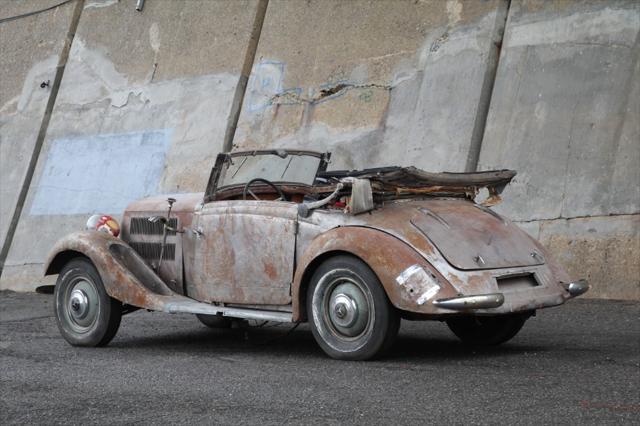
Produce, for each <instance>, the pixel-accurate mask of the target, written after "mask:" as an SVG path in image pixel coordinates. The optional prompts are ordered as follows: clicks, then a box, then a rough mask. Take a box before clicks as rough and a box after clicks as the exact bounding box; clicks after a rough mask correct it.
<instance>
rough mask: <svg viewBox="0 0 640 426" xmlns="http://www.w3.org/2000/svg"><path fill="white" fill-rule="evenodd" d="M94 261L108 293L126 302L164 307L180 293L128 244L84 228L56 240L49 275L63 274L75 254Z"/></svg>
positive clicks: (141, 306)
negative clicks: (172, 288) (167, 297)
mask: <svg viewBox="0 0 640 426" xmlns="http://www.w3.org/2000/svg"><path fill="white" fill-rule="evenodd" d="M78 256H84V257H87V258H89V259H90V260H91V262H92V263H93V264H94V266H95V267H96V269H97V270H98V273H99V274H100V277H101V278H102V283H103V284H104V287H105V290H106V292H107V294H108V295H109V296H111V297H113V298H114V299H117V300H119V301H121V302H123V303H126V304H129V305H132V306H137V307H140V308H145V309H151V310H162V309H163V307H164V302H163V300H164V299H165V298H166V296H174V295H176V294H175V293H174V292H173V291H172V290H171V289H169V287H167V285H166V284H165V283H164V282H163V281H162V279H160V277H158V276H157V275H156V273H155V272H154V271H153V269H151V267H150V266H149V265H148V264H147V263H146V262H145V261H144V260H143V259H142V258H141V257H140V255H138V253H136V252H135V251H134V250H133V249H132V248H131V247H130V246H129V245H128V244H127V243H125V242H124V241H122V240H121V239H119V238H116V237H113V236H112V235H110V234H107V233H105V232H97V231H81V232H75V233H72V234H69V235H67V236H66V237H64V238H62V239H61V240H60V241H58V242H57V243H56V245H55V246H54V247H53V249H52V250H51V252H50V253H49V256H48V257H47V260H46V262H45V275H54V274H58V273H60V271H61V270H62V268H63V267H64V265H65V264H66V263H67V262H68V261H69V260H71V259H73V258H74V257H78Z"/></svg>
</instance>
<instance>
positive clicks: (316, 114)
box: [235, 0, 506, 170]
mask: <svg viewBox="0 0 640 426" xmlns="http://www.w3.org/2000/svg"><path fill="white" fill-rule="evenodd" d="M505 14H506V2H504V1H501V0H493V1H488V2H477V1H447V2H443V1H423V2H411V3H409V2H407V3H403V4H402V7H398V4H397V3H394V2H372V1H356V2H340V1H333V2H324V1H323V2H288V1H280V0H272V1H271V2H270V4H269V8H268V10H267V16H266V20H265V24H264V27H263V30H262V35H261V38H260V44H259V46H258V52H257V58H258V59H257V61H256V63H255V65H254V70H253V73H252V76H251V79H250V82H249V87H248V90H247V95H246V97H245V102H244V107H243V110H242V115H241V117H240V124H239V128H238V132H237V134H236V139H235V146H236V147H237V148H247V147H266V146H278V147H280V146H297V147H307V148H313V149H318V150H324V149H326V150H330V151H333V153H334V157H333V164H332V165H331V166H330V167H331V168H334V169H335V168H357V167H365V166H375V165H388V164H390V163H394V164H401V165H405V164H413V165H416V166H419V167H424V168H426V169H430V170H443V169H448V170H464V167H465V162H466V159H467V153H468V151H469V145H470V142H471V139H472V136H473V133H474V124H475V118H476V115H477V112H478V109H479V108H480V104H481V103H482V102H488V94H489V93H483V87H484V86H483V83H484V79H485V77H486V75H487V73H488V72H489V71H490V69H491V68H492V67H493V66H495V62H496V58H495V56H493V55H492V53H494V52H495V51H496V49H497V48H496V46H495V44H494V42H495V41H496V39H499V37H500V34H501V32H502V30H503V26H504V20H505ZM480 136H481V135H480Z"/></svg>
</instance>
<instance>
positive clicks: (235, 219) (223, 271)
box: [187, 200, 297, 305]
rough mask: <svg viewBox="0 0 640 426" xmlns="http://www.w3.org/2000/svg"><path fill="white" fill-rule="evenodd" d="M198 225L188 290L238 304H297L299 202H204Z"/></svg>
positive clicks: (211, 299)
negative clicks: (294, 281)
mask: <svg viewBox="0 0 640 426" xmlns="http://www.w3.org/2000/svg"><path fill="white" fill-rule="evenodd" d="M196 220H197V224H196V225H195V227H194V229H196V230H197V232H196V233H195V234H196V237H195V247H194V248H195V252H194V257H193V269H192V279H191V283H190V285H189V286H188V289H187V291H188V294H189V295H190V296H191V297H193V298H195V299H198V300H202V301H208V302H224V303H238V304H260V305H286V304H289V303H291V292H290V287H291V281H292V279H293V266H294V265H293V263H294V253H295V238H296V227H297V223H296V222H297V205H296V204H295V203H291V202H284V201H257V200H229V201H213V202H209V203H206V204H204V206H203V207H202V209H201V211H200V213H199V215H198V218H197V219H196Z"/></svg>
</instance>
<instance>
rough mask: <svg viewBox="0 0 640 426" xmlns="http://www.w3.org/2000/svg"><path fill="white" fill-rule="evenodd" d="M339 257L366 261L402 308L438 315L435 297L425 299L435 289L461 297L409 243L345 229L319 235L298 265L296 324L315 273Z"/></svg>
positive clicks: (442, 294)
mask: <svg viewBox="0 0 640 426" xmlns="http://www.w3.org/2000/svg"><path fill="white" fill-rule="evenodd" d="M338 254H351V255H353V256H356V257H358V258H360V259H361V260H362V261H364V262H365V263H366V264H367V265H368V266H369V267H370V268H371V269H372V270H373V272H374V273H375V274H376V276H377V277H378V279H379V280H380V282H381V283H382V286H383V287H384V289H385V292H386V293H387V296H388V298H389V300H390V301H391V303H392V304H393V306H395V307H396V308H398V309H401V310H404V311H409V312H418V313H424V314H429V313H435V312H437V308H435V307H434V306H433V305H432V304H431V303H428V302H427V301H428V300H429V299H431V298H432V297H427V298H425V296H429V295H430V293H432V292H433V291H434V290H437V295H438V297H439V298H446V297H454V296H456V295H457V292H456V291H455V289H454V288H453V287H452V286H451V285H450V284H449V282H448V281H447V280H446V279H445V278H444V277H443V276H442V275H441V274H440V273H439V272H438V271H437V270H436V269H435V268H434V267H433V266H432V265H431V264H429V262H428V261H427V260H425V259H424V257H422V256H421V255H420V254H419V253H418V252H417V251H415V250H414V249H413V248H412V247H410V246H409V245H408V244H406V243H405V242H403V241H401V240H400V239H398V238H396V237H394V236H392V235H390V234H388V233H386V232H383V231H380V230H378V229H373V228H368V227H362V226H343V227H338V228H333V229H331V230H329V231H327V232H324V233H322V234H320V235H319V236H317V237H316V238H315V239H314V240H312V241H311V242H310V243H309V245H308V246H307V248H306V249H305V251H304V253H303V254H302V256H301V257H300V259H299V261H298V262H297V267H296V272H295V274H294V279H293V284H292V288H291V295H292V299H293V301H292V303H293V306H292V308H293V319H294V321H300V320H303V319H304V318H305V305H306V289H307V286H308V284H309V282H310V280H311V277H312V275H313V272H314V271H315V269H316V268H317V267H318V266H319V265H320V264H321V263H322V261H323V260H325V259H327V258H328V257H330V256H332V255H338ZM434 284H435V285H436V286H434ZM437 287H439V288H437ZM434 295H435V293H434V294H433V295H431V296H434Z"/></svg>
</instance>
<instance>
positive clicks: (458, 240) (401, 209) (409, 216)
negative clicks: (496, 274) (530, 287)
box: [354, 198, 545, 270]
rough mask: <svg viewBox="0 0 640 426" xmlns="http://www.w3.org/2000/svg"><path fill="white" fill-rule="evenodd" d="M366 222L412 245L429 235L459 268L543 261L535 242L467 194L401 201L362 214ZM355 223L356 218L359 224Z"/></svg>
mask: <svg viewBox="0 0 640 426" xmlns="http://www.w3.org/2000/svg"><path fill="white" fill-rule="evenodd" d="M357 217H358V219H359V220H360V221H361V224H362V225H365V226H370V227H375V228H378V229H380V230H382V231H386V232H388V233H390V234H394V235H396V236H398V237H400V238H402V239H403V240H405V241H406V242H408V243H409V244H412V245H413V246H414V247H416V246H424V245H423V244H420V243H419V242H417V243H416V240H419V239H425V238H426V239H427V240H428V241H429V242H430V244H431V245H432V246H434V247H435V248H436V249H437V250H438V252H440V254H441V255H442V257H444V259H446V261H447V262H448V263H449V264H451V265H452V266H454V267H455V268H457V269H461V270H479V269H498V268H513V267H527V266H535V265H542V264H544V263H545V261H544V258H543V253H541V250H540V249H539V248H538V246H537V245H536V243H535V241H534V240H533V239H532V238H531V237H530V236H529V235H528V234H527V233H525V232H524V231H523V230H521V229H520V228H519V227H518V226H516V225H515V224H514V223H513V222H511V221H509V220H508V219H506V218H503V217H502V216H500V215H498V214H497V213H495V212H494V211H492V210H490V209H488V208H486V207H483V206H480V205H478V204H475V203H473V202H471V201H469V200H466V199H455V198H434V199H428V200H419V201H408V202H395V203H391V204H388V205H387V206H385V207H383V208H381V209H378V210H376V211H374V212H372V213H371V214H368V215H367V214H364V215H359V216H357ZM354 224H355V223H354Z"/></svg>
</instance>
